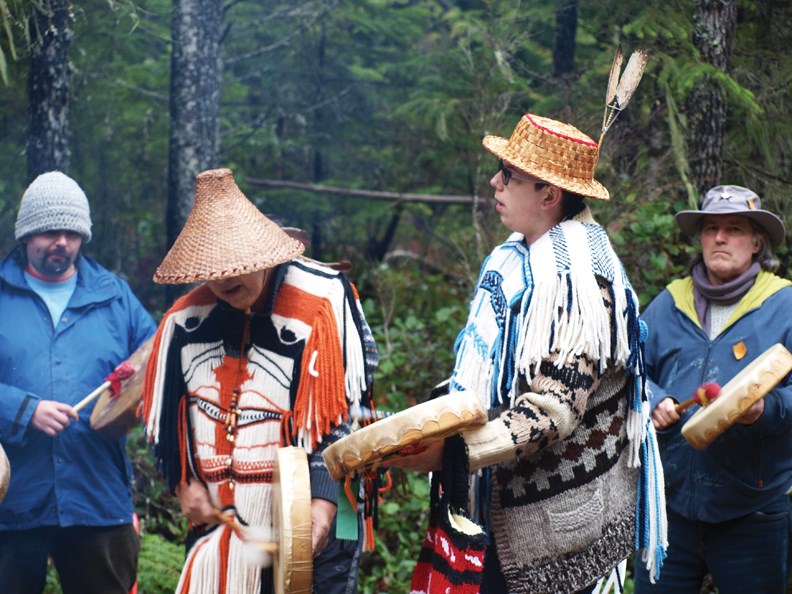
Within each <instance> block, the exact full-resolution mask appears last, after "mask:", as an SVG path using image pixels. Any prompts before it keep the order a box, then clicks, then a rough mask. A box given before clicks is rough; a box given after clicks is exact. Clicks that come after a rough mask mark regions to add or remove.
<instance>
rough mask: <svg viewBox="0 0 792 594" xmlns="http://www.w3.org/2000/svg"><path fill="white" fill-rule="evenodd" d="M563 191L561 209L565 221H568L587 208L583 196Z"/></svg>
mask: <svg viewBox="0 0 792 594" xmlns="http://www.w3.org/2000/svg"><path fill="white" fill-rule="evenodd" d="M562 191H563V192H564V193H563V194H562V195H561V208H562V210H563V211H564V220H567V219H571V218H572V217H574V216H576V215H577V214H578V213H579V212H580V211H581V210H583V209H584V208H585V207H586V203H585V202H583V196H581V195H579V194H573V193H572V192H568V191H566V190H562Z"/></svg>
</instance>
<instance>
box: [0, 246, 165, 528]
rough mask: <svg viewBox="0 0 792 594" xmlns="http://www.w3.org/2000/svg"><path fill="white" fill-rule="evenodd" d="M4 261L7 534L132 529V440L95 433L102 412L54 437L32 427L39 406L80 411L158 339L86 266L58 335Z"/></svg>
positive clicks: (2, 520) (0, 421)
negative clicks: (49, 403) (47, 403)
mask: <svg viewBox="0 0 792 594" xmlns="http://www.w3.org/2000/svg"><path fill="white" fill-rule="evenodd" d="M19 249H20V248H19V247H17V248H16V250H15V251H14V252H12V253H11V254H9V255H8V256H6V257H5V258H4V259H3V260H2V262H0V402H1V403H2V406H0V444H2V446H3V449H4V450H5V452H6V454H7V456H8V459H9V462H10V467H11V479H10V484H9V489H8V493H7V494H6V497H5V499H4V500H3V501H2V502H1V503H0V530H24V529H29V528H35V527H40V526H58V525H59V526H116V525H121V524H126V523H129V522H131V521H132V513H133V503H132V487H131V465H130V463H129V459H128V458H127V455H126V451H125V443H126V439H125V438H122V439H118V440H108V439H105V438H104V437H102V436H101V435H99V434H98V433H96V432H95V431H93V430H92V429H91V427H90V425H89V418H90V416H91V412H92V410H93V406H94V404H95V402H94V403H92V404H91V405H89V406H87V407H85V408H84V409H82V411H80V421H79V422H77V423H75V422H72V424H71V425H70V426H69V427H68V428H66V429H65V430H64V431H62V432H61V433H60V434H59V435H58V436H56V437H55V438H52V437H49V436H47V435H45V434H44V433H42V432H40V431H38V430H36V429H34V428H33V427H32V426H30V420H31V417H32V415H33V411H34V410H35V408H36V405H37V404H38V402H39V401H40V400H57V401H60V402H67V403H69V404H71V405H75V404H77V403H78V402H80V400H82V399H83V398H84V397H85V396H86V395H88V394H90V393H91V392H92V391H93V390H94V389H95V388H97V387H98V386H100V385H101V384H102V382H103V381H104V378H105V377H107V376H108V375H109V374H110V372H112V371H113V369H114V368H115V367H116V366H117V365H118V364H119V363H120V362H122V361H124V360H126V359H127V358H128V357H129V356H130V355H131V354H132V353H133V352H134V351H135V350H136V349H137V348H138V347H139V346H140V345H141V344H142V343H143V342H145V340H146V339H147V338H148V337H149V336H151V335H152V334H153V333H154V331H155V330H156V326H155V324H154V320H153V319H152V318H151V316H150V315H149V314H148V312H146V310H145V309H144V308H143V306H142V305H141V303H140V302H139V301H138V300H137V298H136V297H135V296H134V295H133V293H132V291H131V289H130V288H129V285H128V284H127V283H126V282H125V281H123V280H121V279H120V278H118V277H117V276H115V275H114V274H111V273H110V272H108V271H107V270H105V269H104V268H103V267H102V266H100V265H99V264H98V263H96V262H95V261H93V260H91V259H90V258H87V257H85V256H81V257H80V258H79V259H78V261H77V267H78V278H77V286H76V288H75V291H74V294H73V295H72V298H71V300H70V301H69V305H68V307H67V308H66V310H65V311H64V313H63V315H62V317H61V319H60V321H59V322H58V325H57V328H56V329H53V324H52V321H51V319H50V314H49V311H48V310H47V307H46V306H45V305H44V302H43V301H42V299H41V298H40V297H39V296H38V295H36V294H35V293H34V292H33V290H32V289H31V288H30V287H29V286H28V284H27V282H26V280H25V277H24V273H23V270H22V268H21V267H20V265H19V264H18V263H17V261H16V259H15V254H16V253H17V251H18V250H19Z"/></svg>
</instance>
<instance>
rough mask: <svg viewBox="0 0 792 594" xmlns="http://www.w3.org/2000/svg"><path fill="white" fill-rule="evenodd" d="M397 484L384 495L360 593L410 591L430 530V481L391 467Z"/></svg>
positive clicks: (362, 564)
mask: <svg viewBox="0 0 792 594" xmlns="http://www.w3.org/2000/svg"><path fill="white" fill-rule="evenodd" d="M390 472H391V474H392V475H393V477H394V479H393V480H394V486H393V487H392V488H391V490H390V491H388V492H387V493H385V494H384V495H383V499H384V503H383V504H382V507H381V508H380V520H379V530H378V531H377V534H376V541H375V550H374V551H372V552H370V553H364V554H363V556H362V558H361V561H360V570H359V572H358V575H359V578H358V592H359V593H360V594H377V593H380V592H408V591H409V590H410V579H411V578H412V571H413V569H414V567H415V563H416V561H417V558H418V551H419V550H420V548H421V542H422V541H423V537H424V533H425V532H426V528H427V523H428V520H429V516H428V504H429V481H428V479H427V477H426V476H425V475H418V474H415V473H401V472H399V471H398V470H395V469H394V470H391V471H390Z"/></svg>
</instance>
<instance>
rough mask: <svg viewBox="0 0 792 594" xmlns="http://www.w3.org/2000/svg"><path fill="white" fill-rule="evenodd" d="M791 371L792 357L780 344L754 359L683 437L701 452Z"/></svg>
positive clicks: (696, 417)
mask: <svg viewBox="0 0 792 594" xmlns="http://www.w3.org/2000/svg"><path fill="white" fill-rule="evenodd" d="M790 370H792V354H790V352H789V351H788V350H787V349H786V348H785V347H784V345H782V344H780V343H778V344H774V345H773V346H771V347H770V348H769V349H767V350H766V351H765V352H764V353H762V354H761V355H759V356H758V357H757V358H756V359H754V360H753V361H752V362H751V363H750V364H749V365H748V367H746V368H745V369H743V370H742V371H740V373H738V374H737V375H735V376H734V378H732V379H731V380H730V381H729V383H727V384H726V385H725V386H723V388H721V391H720V395H719V396H718V398H717V400H715V401H714V402H712V403H711V404H710V405H709V406H706V407H702V408H700V409H699V410H697V411H696V412H695V413H694V414H693V416H692V417H691V418H690V420H689V421H688V422H687V423H685V425H684V426H683V427H682V436H683V437H684V438H685V439H686V440H687V441H688V443H690V445H692V446H693V447H694V448H696V449H699V450H702V449H704V448H706V447H707V446H708V445H710V444H711V443H712V442H713V441H715V439H716V438H717V437H718V436H719V435H720V434H721V433H723V432H724V431H726V429H728V428H729V427H731V426H732V425H734V423H735V422H737V419H738V418H739V417H740V415H742V414H743V413H744V412H745V411H747V410H748V409H749V408H751V406H753V405H754V403H756V402H757V401H758V400H759V399H760V398H764V397H765V396H766V395H767V394H768V393H769V392H770V391H771V390H772V389H773V388H775V386H776V384H778V383H779V382H780V381H781V380H782V379H784V378H785V377H786V375H787V374H788V373H789V372H790Z"/></svg>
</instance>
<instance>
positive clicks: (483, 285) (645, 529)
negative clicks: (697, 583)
mask: <svg viewBox="0 0 792 594" xmlns="http://www.w3.org/2000/svg"><path fill="white" fill-rule="evenodd" d="M604 294H605V295H604ZM641 324H642V322H640V320H639V318H638V299H637V297H636V295H635V293H634V292H633V290H632V288H631V286H630V283H629V281H628V279H627V276H626V274H625V272H624V270H623V268H622V265H621V263H620V262H619V259H618V257H617V256H616V254H615V253H614V251H613V249H612V247H611V245H610V242H609V240H608V238H607V235H606V233H605V231H604V230H603V229H602V227H600V226H599V225H597V224H596V223H595V222H594V221H593V219H592V218H591V215H590V212H589V211H588V209H585V210H584V211H583V212H581V213H580V214H579V215H578V216H577V217H575V219H573V220H569V221H564V222H562V223H560V224H558V225H556V226H555V227H553V228H552V229H550V231H548V232H547V233H546V234H545V235H543V236H542V237H541V238H540V239H538V240H537V241H536V242H534V243H533V244H531V245H530V246H526V245H525V243H524V241H523V236H522V235H520V234H513V235H512V236H511V237H509V239H508V241H506V242H505V243H503V244H501V245H500V246H498V247H497V248H495V250H494V251H493V252H492V254H491V255H490V256H489V257H488V258H487V260H486V261H485V262H484V265H483V267H482V271H481V274H480V276H479V280H478V283H477V285H476V290H475V293H474V296H473V299H472V302H471V306H470V313H469V317H468V321H467V324H466V326H465V328H464V329H463V330H462V332H461V333H460V335H459V337H458V339H457V344H456V355H457V356H456V364H455V367H454V372H453V375H452V377H451V384H450V388H451V390H452V391H454V390H457V391H462V390H473V391H475V392H476V393H478V394H479V395H480V396H481V397H482V400H483V404H484V405H485V406H487V407H488V408H491V409H492V410H493V414H495V415H497V414H499V415H500V416H499V417H498V416H496V417H495V418H494V419H493V420H492V421H490V423H488V424H487V425H486V426H485V427H484V428H481V429H475V430H472V431H471V432H470V433H469V434H467V435H466V438H465V439H466V443H467V445H468V448H469V452H470V456H471V467H472V468H479V467H485V466H486V467H487V468H484V470H483V474H482V477H483V478H482V479H481V480H484V481H485V482H486V483H488V482H489V481H490V480H493V481H494V483H493V485H494V487H497V488H496V489H495V491H494V492H493V498H494V499H493V502H494V503H495V505H493V506H492V511H491V518H484V519H482V520H481V521H482V522H483V523H485V524H489V522H490V520H491V523H492V527H493V529H494V532H495V534H496V542H497V544H498V550H499V555H500V557H501V563H502V566H503V570H504V575H506V577H507V581H508V582H509V586H510V592H512V591H513V592H523V591H524V592H545V591H547V592H553V591H558V592H564V591H566V590H565V588H571V589H574V588H578V589H580V588H583V587H584V586H586V585H588V583H590V582H587V580H588V579H592V581H594V580H595V579H596V578H597V577H599V576H600V575H602V573H604V572H605V571H606V570H607V569H608V568H609V567H613V566H614V565H615V561H618V559H619V555H622V556H626V555H627V554H628V553H629V547H630V540H631V539H632V538H633V537H632V535H633V534H635V540H636V542H635V547H636V548H638V547H642V548H645V550H646V553H645V554H646V555H647V557H646V559H645V561H646V562H647V568H648V569H649V570H650V572H651V574H652V575H653V576H655V575H656V574H657V573H658V572H659V567H660V565H661V564H662V559H663V558H664V556H665V547H666V536H665V515H664V514H665V504H664V493H663V479H662V469H661V467H660V463H659V457H658V452H657V447H656V444H655V435H654V429H653V428H652V425H651V421H650V419H649V400H648V398H647V394H646V390H645V378H644V372H643V340H644V339H645V336H646V331H645V328H642V327H641ZM588 365H591V371H590V374H591V375H588V374H589V372H588V371H587V370H588V369H589V367H588ZM536 378H539V379H540V381H541V382H545V383H546V384H547V385H552V386H554V387H555V386H558V385H561V386H566V388H567V389H568V391H567V390H566V389H565V390H564V393H561V394H558V393H557V392H548V393H543V390H540V389H536V388H534V390H533V392H536V393H530V392H532V390H530V389H528V387H529V386H531V385H532V382H533V381H534V380H535V379H536ZM548 378H549V379H548ZM587 385H588V386H591V385H598V387H597V389H596V390H595V391H594V393H592V392H591V389H590V388H586V386H587ZM525 392H529V393H528V394H526V393H525ZM586 399H587V400H588V404H586ZM581 403H582V404H581ZM581 407H585V409H583V410H581ZM502 411H506V412H502ZM559 421H560V422H559ZM562 424H564V425H566V426H565V427H561V425H562ZM625 425H626V427H625ZM551 435H554V436H556V437H551ZM554 439H557V440H560V441H555V442H553V440H554ZM531 448H532V449H531ZM625 449H626V450H627V451H626V455H625V456H622V455H621V452H622V451H624V450H625ZM497 450H501V451H497ZM504 451H505V453H504ZM515 456H519V457H520V458H519V459H515ZM482 460H483V462H482ZM477 461H478V462H480V464H476V462H477ZM493 464H495V466H493ZM639 466H640V467H641V475H640V479H639V480H637V483H638V488H637V490H638V494H637V501H636V497H635V491H636V484H635V483H636V478H635V471H634V470H631V469H634V468H636V467H639ZM609 485H610V486H611V487H613V491H612V492H611V493H612V494H611V495H607V493H608V489H609ZM615 485H619V488H620V489H621V490H622V491H624V494H622V495H619V494H618V493H616V487H615ZM484 491H486V489H484ZM630 494H632V496H633V499H632V504H631V503H630V501H629V500H628V499H629V495H630ZM486 496H488V495H485V497H486ZM601 498H604V499H603V500H602V501H601V504H602V505H601V506H599V507H598V506H597V501H598V499H601ZM581 502H582V507H579V504H581ZM589 503H590V505H588V504H589ZM483 507H484V509H489V508H490V506H489V504H487V505H485V506H483ZM559 509H566V510H567V511H566V512H564V513H565V514H566V515H564V514H562V513H561V512H559V511H558V510H559ZM597 509H599V510H600V511H599V512H597V511H596V510H597ZM573 510H578V511H574V512H573ZM581 510H586V513H593V514H594V515H593V516H592V517H591V518H589V519H588V520H587V519H586V518H587V517H588V516H587V515H586V513H581ZM559 514H560V515H559ZM573 516H575V518H573ZM606 516H607V517H606ZM633 517H634V518H635V525H634V526H632V524H633ZM564 518H566V519H564ZM581 522H582V524H581ZM528 524H531V525H530V526H528ZM564 530H566V531H567V532H568V536H563V535H561V532H563V531H564ZM577 530H580V531H579V532H577V535H576V531H577ZM592 530H593V532H591V531H592ZM551 532H557V533H558V534H559V537H558V538H557V539H555V540H554V539H553V538H551V537H550V536H549V535H550V533H551ZM586 539H590V540H589V541H588V542H589V544H591V546H590V547H589V548H588V549H585V543H586V542H587V541H586ZM625 542H626V543H627V544H626V545H625ZM502 546H503V549H502ZM565 547H566V548H565ZM576 547H577V550H576ZM581 547H583V548H584V550H580V549H581ZM625 547H626V548H625ZM608 548H613V549H614V550H610V551H609V550H603V549H608ZM553 550H555V552H553ZM597 572H600V573H597Z"/></svg>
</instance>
